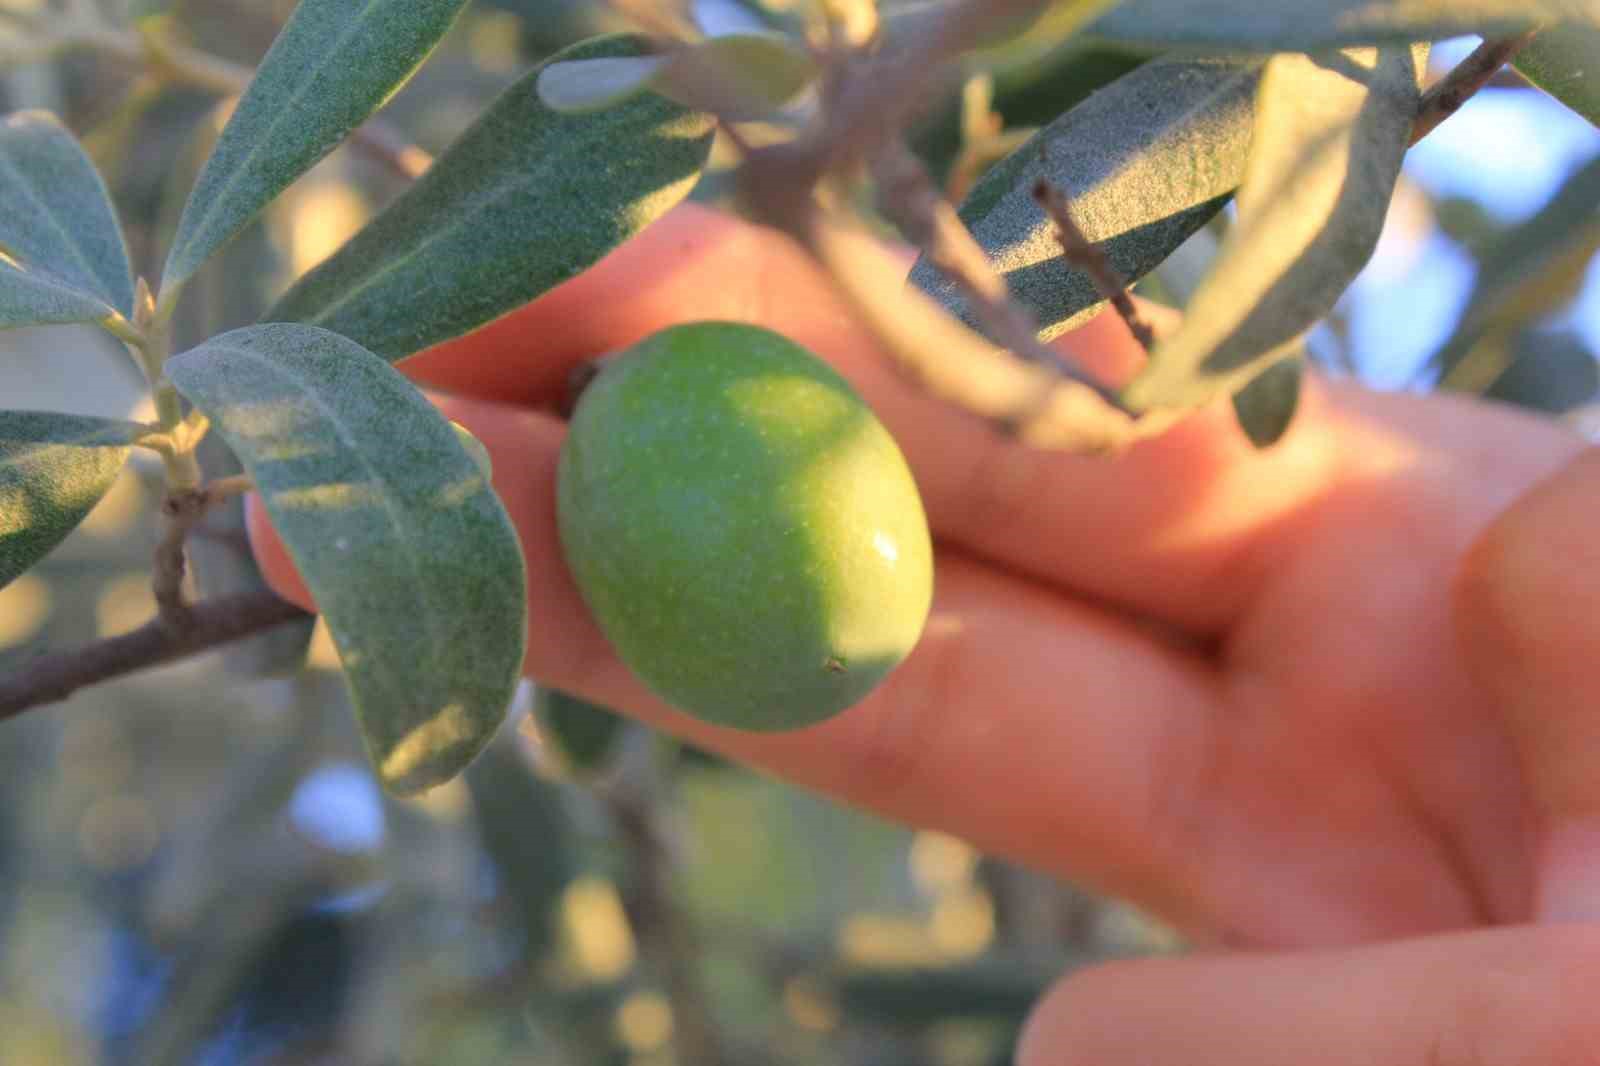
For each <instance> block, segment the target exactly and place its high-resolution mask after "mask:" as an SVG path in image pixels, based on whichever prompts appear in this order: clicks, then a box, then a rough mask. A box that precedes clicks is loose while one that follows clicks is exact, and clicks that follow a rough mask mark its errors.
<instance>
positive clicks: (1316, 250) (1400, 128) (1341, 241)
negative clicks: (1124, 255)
mask: <svg viewBox="0 0 1600 1066" xmlns="http://www.w3.org/2000/svg"><path fill="white" fill-rule="evenodd" d="M1426 57H1427V49H1426V46H1418V47H1416V48H1410V47H1397V48H1382V49H1371V48H1365V49H1346V50H1343V51H1337V52H1325V53H1319V54H1317V55H1315V56H1310V55H1300V54H1294V53H1288V54H1284V55H1279V56H1275V57H1274V58H1273V59H1272V60H1271V61H1270V62H1269V63H1268V65H1267V71H1266V74H1265V75H1264V76H1263V77H1262V80H1261V88H1260V92H1259V99H1258V102H1257V105H1256V120H1255V129H1254V133H1253V136H1252V139H1251V146H1250V158H1249V162H1248V164H1247V168H1246V173H1245V179H1244V184H1243V186H1242V187H1241V188H1240V190H1239V220H1238V223H1237V224H1236V225H1235V226H1234V228H1233V229H1232V231H1231V232H1230V233H1229V234H1228V238H1227V240H1226V241H1225V242H1224V243H1223V248H1222V253H1221V255H1220V256H1219V257H1218V259H1217V262H1216V264H1215V265H1214V266H1213V268H1212V271H1211V273H1210V275H1209V276H1208V277H1207V278H1206V280H1205V281H1204V282H1203V283H1202V284H1201V286H1200V289H1199V291H1198V292H1196V293H1195V295H1194V298H1193V299H1192V300H1191V301H1190V302H1189V305H1188V307H1187V309H1186V312H1185V315H1184V319H1183V324H1182V325H1181V326H1180V327H1179V328H1178V329H1177V331H1176V332H1174V333H1173V334H1172V335H1171V336H1169V337H1167V338H1165V339H1164V340H1162V342H1161V343H1160V344H1159V345H1157V347H1156V350H1155V351H1154V352H1153V353H1152V355H1151V358H1150V362H1149V364H1148V365H1147V366H1146V368H1145V369H1144V371H1143V372H1142V373H1141V374H1140V375H1139V376H1138V377H1137V378H1136V379H1135V380H1134V381H1133V382H1132V383H1131V384H1130V385H1129V386H1128V387H1127V389H1126V390H1124V394H1123V398H1124V400H1125V401H1126V402H1127V403H1128V404H1129V405H1130V406H1131V407H1133V408H1134V409H1135V410H1149V409H1151V408H1155V407H1171V408H1188V407H1193V406H1197V405H1199V404H1203V403H1205V402H1207V401H1208V400H1209V399H1211V397H1213V396H1215V395H1216V394H1217V393H1219V392H1232V391H1237V390H1238V389H1240V388H1243V387H1244V385H1245V384H1246V383H1248V382H1249V381H1250V379H1251V378H1253V377H1255V376H1256V375H1257V374H1259V373H1260V372H1261V371H1262V370H1264V369H1266V368H1267V367H1268V366H1271V365H1272V364H1273V363H1274V362H1277V361H1278V360H1279V359H1280V358H1282V355H1283V354H1284V352H1283V349H1284V348H1285V346H1286V345H1290V344H1293V343H1296V342H1297V338H1298V337H1299V336H1300V335H1301V334H1302V333H1304V332H1305V331H1306V330H1307V329H1309V328H1310V327H1311V326H1312V325H1313V324H1315V323H1316V322H1317V320H1318V319H1320V318H1322V316H1324V315H1326V314H1327V313H1328V312H1329V311H1330V310H1332V309H1333V305H1334V303H1335V302H1336V301H1337V300H1338V298H1339V296H1340V295H1341V294H1342V293H1343V292H1344V290H1345V289H1346V288H1347V287H1348V286H1349V284H1350V282H1351V281H1352V280H1353V279H1354V278H1355V276H1356V274H1358V273H1359V272H1360V270H1361V268H1362V267H1363V266H1365V265H1366V263H1367V260H1368V259H1370V258H1371V256H1372V250H1373V248H1374V247H1376V246H1377V243H1378V235H1379V234H1380V233H1381V232H1382V229H1383V221H1384V217H1385V215H1386V214H1387V212H1388V206H1389V200H1390V197H1391V196H1392V195H1393V193H1394V183H1395V179H1396V178H1397V177H1398V176H1399V174H1400V163H1401V161H1402V160H1403V159H1404V157H1405V152H1406V148H1407V146H1408V145H1409V143H1410V137H1411V124H1412V118H1413V117H1414V116H1415V114H1416V108H1417V100H1418V98H1419V95H1420V93H1419V89H1418V84H1419V81H1420V79H1421V77H1422V73H1423V68H1424V67H1425V65H1426Z"/></svg>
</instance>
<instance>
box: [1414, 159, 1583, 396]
mask: <svg viewBox="0 0 1600 1066" xmlns="http://www.w3.org/2000/svg"><path fill="white" fill-rule="evenodd" d="M1597 245H1600V155H1596V156H1595V157H1594V158H1593V159H1591V160H1590V161H1589V162H1588V163H1587V164H1585V165H1584V166H1583V167H1581V168H1580V169H1579V170H1578V171H1577V172H1576V173H1574V174H1573V175H1572V176H1571V177H1570V178H1568V179H1567V180H1566V181H1565V182H1564V183H1563V184H1562V186H1561V188H1560V189H1559V190H1558V191H1557V192H1556V194H1555V195H1554V196H1552V197H1551V198H1550V201H1549V202H1548V203H1547V204H1545V205H1544V207H1542V208H1540V209H1539V210H1538V211H1537V212H1536V213H1535V214H1534V215H1533V217H1531V218H1529V219H1527V220H1526V221H1524V222H1521V223H1519V224H1518V225H1516V226H1514V227H1512V228H1511V229H1509V230H1507V231H1505V232H1504V233H1502V234H1500V235H1499V236H1497V237H1496V238H1495V240H1494V241H1493V243H1492V244H1490V246H1489V247H1487V248H1485V249H1484V250H1483V254H1482V255H1481V256H1480V262H1481V263H1482V266H1481V268H1480V269H1479V271H1478V278H1477V281H1476V282H1475V283H1474V285H1473V288H1472V294H1471V295H1470V296H1469V297H1468V298H1467V309H1466V312H1465V313H1464V314H1463V315H1462V316H1461V321H1460V322H1458V323H1457V324H1456V329H1455V332H1454V333H1453V334H1452V335H1451V336H1450V339H1449V340H1447V341H1446V342H1445V343H1444V345H1443V347H1441V348H1440V350H1439V352H1438V354H1436V355H1435V356H1434V357H1433V363H1434V366H1435V367H1436V368H1437V369H1438V370H1439V373H1440V376H1441V377H1442V378H1444V379H1447V383H1449V382H1448V379H1450V378H1451V377H1453V376H1454V374H1455V372H1456V370H1457V368H1458V367H1459V366H1460V364H1461V363H1462V361H1463V360H1464V359H1465V358H1466V357H1467V355H1468V354H1469V353H1470V352H1471V351H1472V350H1473V348H1475V347H1476V346H1477V344H1478V342H1479V341H1480V340H1482V339H1483V338H1484V337H1485V336H1487V335H1488V334H1490V333H1493V332H1496V331H1500V332H1504V333H1507V334H1510V333H1513V332H1515V331H1516V330H1518V329H1520V328H1521V327H1522V326H1523V325H1525V324H1526V321H1527V319H1528V318H1529V317H1531V316H1532V314H1533V313H1542V312H1545V311H1548V310H1550V309H1551V307H1550V301H1551V299H1552V298H1554V299H1556V300H1558V301H1560V302H1565V300H1566V299H1570V298H1571V296H1572V294H1573V291H1574V289H1575V287H1576V285H1578V284H1581V283H1582V279H1583V277H1584V274H1585V271H1586V269H1587V267H1588V263H1589V259H1590V258H1591V256H1592V254H1593V252H1594V249H1595V247H1596V246H1597ZM1553 278H1554V279H1557V280H1558V281H1559V283H1558V284H1552V279H1553Z"/></svg>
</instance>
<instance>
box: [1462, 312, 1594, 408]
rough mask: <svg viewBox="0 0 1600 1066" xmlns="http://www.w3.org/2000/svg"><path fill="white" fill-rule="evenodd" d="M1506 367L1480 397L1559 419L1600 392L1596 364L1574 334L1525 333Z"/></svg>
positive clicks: (1585, 344)
mask: <svg viewBox="0 0 1600 1066" xmlns="http://www.w3.org/2000/svg"><path fill="white" fill-rule="evenodd" d="M1510 347H1511V351H1510V353H1509V355H1510V362H1509V365H1508V366H1507V367H1506V369H1505V370H1504V371H1503V372H1502V373H1501V374H1500V376H1499V377H1497V378H1495V379H1494V381H1493V382H1492V383H1491V384H1490V385H1489V387H1488V388H1487V389H1485V390H1484V391H1483V394H1484V396H1486V397H1487V398H1489V399H1491V400H1499V401H1500V402H1502V403H1512V404H1516V405H1517V406H1518V407H1525V408H1527V409H1529V410H1532V411H1543V412H1545V413H1547V414H1552V415H1563V414H1566V413H1567V412H1569V411H1572V410H1575V409H1577V408H1579V407H1582V406H1583V405H1584V404H1586V403H1588V402H1589V401H1591V400H1593V399H1594V397H1595V393H1597V392H1600V364H1597V363H1596V362H1595V353H1594V352H1593V351H1591V350H1590V348H1589V345H1588V344H1587V343H1586V342H1585V341H1584V338H1583V335H1582V334H1580V333H1578V332H1577V331H1575V330H1560V331H1545V330H1523V331H1521V332H1520V333H1519V334H1518V335H1517V337H1516V338H1515V339H1514V340H1513V341H1512V344H1511V346H1510Z"/></svg>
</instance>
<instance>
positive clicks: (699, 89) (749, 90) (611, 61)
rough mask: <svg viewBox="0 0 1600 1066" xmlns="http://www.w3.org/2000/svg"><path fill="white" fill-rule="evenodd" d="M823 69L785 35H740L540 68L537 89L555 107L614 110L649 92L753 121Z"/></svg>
mask: <svg viewBox="0 0 1600 1066" xmlns="http://www.w3.org/2000/svg"><path fill="white" fill-rule="evenodd" d="M817 73H818V68H817V64H816V61H815V60H813V59H812V58H811V55H810V53H808V52H806V51H805V50H803V49H802V48H801V47H800V46H799V45H798V44H796V43H795V42H793V41H791V40H789V39H788V38H787V37H783V36H781V35H779V34H775V33H740V34H729V35H727V36H724V37H713V38H711V39H710V40H706V41H701V42H700V43H698V44H694V45H689V46H687V47H684V48H681V49H679V50H678V51H676V52H673V53H670V54H665V55H654V56H617V57H611V58H601V59H579V60H566V61H562V62H559V63H551V64H550V65H549V66H547V67H545V68H544V70H543V71H542V72H541V73H540V75H539V80H538V88H539V96H540V97H541V98H542V99H543V100H544V102H545V103H546V104H547V105H548V106H549V107H551V108H552V109H554V110H557V111H588V110H593V109H595V108H600V107H610V106H614V105H615V104H618V103H620V102H622V101H623V100H625V99H627V98H628V97H629V96H632V95H633V94H635V93H638V92H643V91H645V90H647V89H649V90H653V91H655V92H658V93H660V94H662V95H663V96H666V97H668V98H670V99H673V100H676V101H678V102H679V103H680V104H683V105H684V106H685V107H692V108H698V109H701V110H705V111H711V112H714V113H716V114H718V115H720V116H722V117H723V118H725V119H734V120H748V119H756V118H762V117H764V116H767V115H770V114H772V113H773V112H774V111H777V110H778V109H779V108H781V107H782V106H783V105H784V104H786V103H788V102H789V101H790V100H792V99H793V98H794V97H795V96H796V95H797V94H799V92H800V91H801V90H802V89H804V88H805V87H806V86H807V85H808V84H809V83H810V82H811V81H812V79H814V78H815V77H816V76H817Z"/></svg>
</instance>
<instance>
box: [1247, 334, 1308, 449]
mask: <svg viewBox="0 0 1600 1066" xmlns="http://www.w3.org/2000/svg"><path fill="white" fill-rule="evenodd" d="M1305 369H1306V359H1305V352H1304V350H1303V349H1302V350H1301V351H1297V352H1296V353H1295V354H1294V355H1291V356H1289V357H1288V358H1287V359H1280V360H1279V361H1278V362H1276V363H1274V364H1272V365H1271V366H1270V367H1268V368H1267V369H1266V370H1265V371H1263V372H1262V374H1261V376H1260V377H1258V378H1256V379H1255V380H1254V381H1252V382H1251V383H1250V384H1248V385H1246V386H1245V387H1244V388H1242V389H1240V390H1239V391H1238V392H1236V393H1234V394H1233V413H1234V416H1235V417H1236V418H1238V420H1239V428H1240V429H1242V430H1244V435H1245V436H1246V437H1248V438H1249V439H1250V443H1251V444H1254V445H1255V446H1256V447H1257V448H1270V447H1272V446H1273V445H1274V444H1276V443H1278V441H1279V440H1280V439H1281V438H1282V437H1283V435H1284V434H1285V433H1287V432H1288V430H1289V424H1290V423H1291V422H1293V421H1294V412H1295V409H1296V408H1298V407H1299V406H1300V382H1301V379H1302V378H1304V377H1305Z"/></svg>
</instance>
